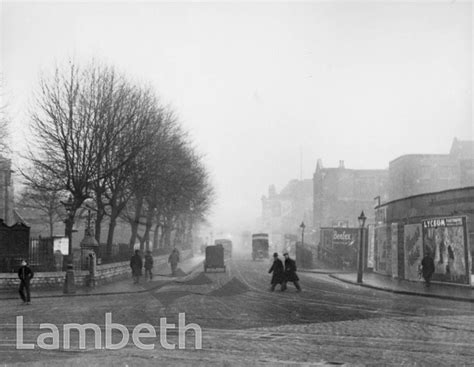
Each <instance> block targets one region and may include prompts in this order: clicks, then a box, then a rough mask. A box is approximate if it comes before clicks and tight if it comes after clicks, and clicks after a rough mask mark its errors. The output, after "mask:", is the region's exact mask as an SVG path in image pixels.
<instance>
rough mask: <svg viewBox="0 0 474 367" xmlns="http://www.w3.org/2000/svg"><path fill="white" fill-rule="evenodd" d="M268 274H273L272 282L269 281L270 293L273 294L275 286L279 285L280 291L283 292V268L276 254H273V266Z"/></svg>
mask: <svg viewBox="0 0 474 367" xmlns="http://www.w3.org/2000/svg"><path fill="white" fill-rule="evenodd" d="M268 272H269V273H273V274H272V280H271V281H270V284H271V287H270V291H272V292H273V291H274V290H275V287H276V285H277V284H280V290H283V282H284V281H285V269H284V267H283V263H282V262H281V260H280V259H279V258H278V253H277V252H275V253H274V254H273V264H272V267H271V268H270V270H269V271H268Z"/></svg>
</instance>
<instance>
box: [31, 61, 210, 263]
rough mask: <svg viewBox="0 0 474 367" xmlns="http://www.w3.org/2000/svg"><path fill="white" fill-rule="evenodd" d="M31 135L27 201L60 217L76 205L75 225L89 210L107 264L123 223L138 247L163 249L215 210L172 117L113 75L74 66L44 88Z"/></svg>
mask: <svg viewBox="0 0 474 367" xmlns="http://www.w3.org/2000/svg"><path fill="white" fill-rule="evenodd" d="M31 126H32V134H33V135H32V136H33V139H32V141H31V143H30V151H29V153H28V157H27V158H28V161H29V162H30V166H29V167H28V169H25V170H24V171H23V172H22V173H23V177H24V178H25V182H26V186H27V190H26V193H25V196H24V197H25V198H28V197H29V198H30V199H31V198H34V197H35V196H36V197H37V196H38V195H43V197H45V198H46V200H47V201H49V203H50V204H51V206H50V208H53V207H54V208H56V209H57V208H60V205H59V203H60V201H61V199H62V200H64V199H65V198H66V197H67V196H68V195H69V196H70V197H71V198H72V200H71V203H70V208H69V211H68V216H69V220H70V221H71V222H73V221H74V219H75V218H76V216H77V214H78V213H79V212H80V211H81V208H83V207H84V203H85V202H87V204H88V206H91V207H93V210H94V211H95V214H96V220H95V237H96V239H97V240H98V241H100V239H101V238H107V240H106V241H107V251H108V253H109V254H110V251H111V248H112V243H113V242H114V230H115V228H116V226H117V223H118V221H127V222H128V223H129V224H130V226H131V233H132V235H131V238H130V245H131V246H133V245H134V244H135V243H136V242H137V241H140V243H141V245H142V247H143V246H147V247H148V246H150V247H151V245H150V244H151V243H153V246H154V247H155V248H157V247H166V246H170V245H171V242H170V238H171V235H172V234H173V237H174V238H180V236H181V237H182V238H183V239H184V238H186V236H187V235H189V233H190V231H192V230H193V228H194V226H195V225H196V224H197V223H199V222H200V221H202V220H203V219H204V217H205V215H206V213H207V212H208V210H209V209H210V205H211V203H212V199H213V190H212V186H211V184H210V181H209V177H208V172H207V171H206V169H205V167H204V165H203V163H202V159H201V157H200V156H199V155H197V154H196V152H195V149H194V148H193V147H192V145H191V143H190V141H189V139H188V137H187V135H186V133H185V132H184V131H183V130H182V129H181V127H180V125H179V123H178V121H177V119H176V118H175V116H174V114H173V112H172V111H171V110H170V109H169V108H167V107H164V106H163V105H162V104H161V103H160V101H159V100H158V98H157V97H156V95H155V93H154V92H153V91H152V89H151V88H148V87H143V86H141V85H137V84H136V83H133V82H131V81H130V80H129V79H128V78H127V77H126V76H124V75H123V74H120V73H118V72H117V71H116V70H115V69H114V68H113V67H110V66H104V65H101V64H97V63H91V64H89V65H87V66H86V67H84V68H81V67H79V66H77V65H74V64H69V65H68V66H67V67H65V68H57V69H56V70H55V72H54V74H53V75H51V76H49V77H45V78H43V79H42V81H41V82H40V88H39V93H38V94H37V96H36V101H35V104H34V108H33V109H32V125H31ZM27 201H28V200H27ZM33 201H34V200H33ZM29 202H30V203H31V200H29ZM44 207H46V208H47V207H48V206H47V205H46V206H44ZM59 210H60V209H59ZM54 213H58V211H57V210H56V211H55V210H53V209H51V212H50V214H51V215H54ZM52 221H53V220H51V222H52ZM103 232H104V236H102V233H103ZM152 232H153V237H152V238H151V233H152ZM105 234H106V236H105Z"/></svg>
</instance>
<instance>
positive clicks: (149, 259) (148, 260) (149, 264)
mask: <svg viewBox="0 0 474 367" xmlns="http://www.w3.org/2000/svg"><path fill="white" fill-rule="evenodd" d="M152 269H153V256H152V255H151V251H150V250H148V251H147V252H146V255H145V280H147V279H148V278H150V280H151V279H152V278H153V273H152V271H151V270H152Z"/></svg>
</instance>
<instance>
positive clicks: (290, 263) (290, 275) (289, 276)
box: [281, 252, 301, 292]
mask: <svg viewBox="0 0 474 367" xmlns="http://www.w3.org/2000/svg"><path fill="white" fill-rule="evenodd" d="M283 256H285V280H284V281H283V284H282V287H281V290H282V291H284V290H286V283H287V282H293V284H294V285H295V287H296V290H297V291H298V292H301V287H300V283H299V280H300V278H298V275H297V274H296V263H295V260H293V259H291V258H290V255H288V252H285V253H284V254H283Z"/></svg>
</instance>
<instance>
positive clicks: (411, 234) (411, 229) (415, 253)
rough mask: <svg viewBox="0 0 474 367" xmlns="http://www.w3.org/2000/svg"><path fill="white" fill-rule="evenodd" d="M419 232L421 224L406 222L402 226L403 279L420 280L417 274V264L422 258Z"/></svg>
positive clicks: (421, 242)
mask: <svg viewBox="0 0 474 367" xmlns="http://www.w3.org/2000/svg"><path fill="white" fill-rule="evenodd" d="M421 232H422V229H421V224H407V225H405V226H404V240H403V246H404V250H405V251H404V253H405V259H404V260H405V279H408V280H415V281H421V280H422V279H421V278H420V276H419V275H418V266H419V265H420V264H421V259H422V258H423V241H422V236H421Z"/></svg>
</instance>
